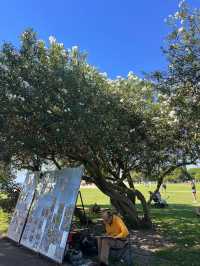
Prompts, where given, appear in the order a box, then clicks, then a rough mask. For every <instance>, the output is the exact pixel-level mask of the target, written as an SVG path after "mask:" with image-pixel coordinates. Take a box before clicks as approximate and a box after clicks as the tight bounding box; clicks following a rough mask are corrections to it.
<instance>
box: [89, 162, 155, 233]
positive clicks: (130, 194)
mask: <svg viewBox="0 0 200 266" xmlns="http://www.w3.org/2000/svg"><path fill="white" fill-rule="evenodd" d="M86 169H87V171H88V172H89V173H90V174H91V176H93V177H94V183H95V184H96V186H97V187H98V188H99V189H100V190H101V191H102V192H103V193H104V194H106V195H107V196H108V197H109V198H110V201H111V204H112V205H113V206H114V207H115V209H116V210H117V212H119V213H120V214H121V215H122V216H123V219H124V221H125V223H126V224H127V225H128V226H129V227H130V228H134V229H136V228H141V227H145V228H147V227H148V228H149V227H152V223H151V219H150V215H149V209H148V205H147V203H146V200H145V198H144V196H143V195H142V193H141V192H139V191H138V190H135V189H134V188H133V189H130V188H128V187H127V186H126V185H125V184H124V183H122V184H120V185H119V184H118V185H117V184H115V183H111V182H109V181H108V180H106V178H105V177H104V176H103V175H102V173H101V172H100V170H99V168H98V167H97V166H96V165H92V168H90V167H88V165H87V166H86ZM135 197H137V198H138V199H139V201H140V202H141V204H142V207H143V213H144V215H143V217H139V214H138V210H137V208H136V204H135Z"/></svg>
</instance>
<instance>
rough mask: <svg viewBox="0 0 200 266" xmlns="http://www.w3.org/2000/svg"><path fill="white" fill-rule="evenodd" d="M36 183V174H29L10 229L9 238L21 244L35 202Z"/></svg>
mask: <svg viewBox="0 0 200 266" xmlns="http://www.w3.org/2000/svg"><path fill="white" fill-rule="evenodd" d="M35 187H36V182H35V174H34V173H28V174H27V176H26V179H25V181H24V185H23V188H22V190H21V193H20V196H19V199H18V201H17V205H16V207H15V211H14V213H13V216H12V219H11V222H10V226H9V228H8V234H7V236H8V238H10V239H12V240H14V241H15V242H17V243H19V241H20V238H21V235H22V233H23V229H24V226H25V223H26V219H27V216H28V212H29V209H30V207H31V203H32V201H33V197H34V192H35Z"/></svg>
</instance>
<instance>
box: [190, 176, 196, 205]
mask: <svg viewBox="0 0 200 266" xmlns="http://www.w3.org/2000/svg"><path fill="white" fill-rule="evenodd" d="M191 188H192V195H193V198H194V201H195V202H196V201H197V195H196V194H197V191H196V185H195V181H194V180H192V181H191Z"/></svg>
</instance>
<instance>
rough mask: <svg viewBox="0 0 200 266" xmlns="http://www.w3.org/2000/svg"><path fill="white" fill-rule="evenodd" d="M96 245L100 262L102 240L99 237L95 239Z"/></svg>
mask: <svg viewBox="0 0 200 266" xmlns="http://www.w3.org/2000/svg"><path fill="white" fill-rule="evenodd" d="M97 243H98V258H99V260H100V259H101V249H102V238H101V237H98V238H97Z"/></svg>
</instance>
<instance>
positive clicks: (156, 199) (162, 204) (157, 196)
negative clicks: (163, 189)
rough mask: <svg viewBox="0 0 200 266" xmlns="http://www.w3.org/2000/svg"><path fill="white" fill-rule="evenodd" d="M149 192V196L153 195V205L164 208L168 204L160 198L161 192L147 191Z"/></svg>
mask: <svg viewBox="0 0 200 266" xmlns="http://www.w3.org/2000/svg"><path fill="white" fill-rule="evenodd" d="M149 193H150V196H151V197H152V195H153V197H152V200H153V201H154V202H155V207H158V208H164V207H166V206H168V204H167V202H166V200H164V199H162V198H161V194H160V192H159V191H157V192H156V193H153V192H151V191H149Z"/></svg>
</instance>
